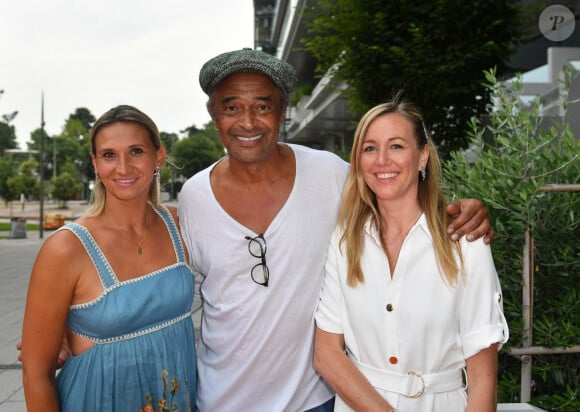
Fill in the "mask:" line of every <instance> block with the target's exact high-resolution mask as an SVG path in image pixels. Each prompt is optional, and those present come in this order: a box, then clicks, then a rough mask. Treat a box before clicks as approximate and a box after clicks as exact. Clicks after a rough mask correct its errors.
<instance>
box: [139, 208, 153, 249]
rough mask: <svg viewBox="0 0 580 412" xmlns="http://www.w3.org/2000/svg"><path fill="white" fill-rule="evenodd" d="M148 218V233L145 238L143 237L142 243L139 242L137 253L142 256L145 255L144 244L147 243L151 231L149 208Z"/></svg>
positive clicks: (148, 211)
mask: <svg viewBox="0 0 580 412" xmlns="http://www.w3.org/2000/svg"><path fill="white" fill-rule="evenodd" d="M147 217H148V221H147V223H148V225H147V232H146V233H145V236H144V237H143V239H142V240H141V242H137V253H138V254H140V255H142V254H143V244H144V243H145V242H146V241H147V238H148V237H149V232H150V231H151V211H150V210H149V208H147Z"/></svg>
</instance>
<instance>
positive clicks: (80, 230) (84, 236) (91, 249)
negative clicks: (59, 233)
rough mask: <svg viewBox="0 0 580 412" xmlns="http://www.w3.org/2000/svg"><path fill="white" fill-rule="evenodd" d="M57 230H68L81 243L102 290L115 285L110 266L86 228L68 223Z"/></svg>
mask: <svg viewBox="0 0 580 412" xmlns="http://www.w3.org/2000/svg"><path fill="white" fill-rule="evenodd" d="M58 230H69V231H71V232H72V233H74V234H75V236H76V237H77V238H78V239H79V240H80V241H81V244H82V245H83V247H84V248H85V250H86V251H87V254H88V255H89V257H90V258H91V260H92V262H93V265H95V268H96V269H97V273H98V274H99V278H100V279H101V283H102V284H103V288H104V289H107V288H109V287H110V286H112V285H114V284H115V283H117V277H116V276H115V274H114V272H113V269H112V268H111V265H109V262H108V261H107V259H106V258H105V255H104V254H103V251H102V250H101V248H99V246H98V245H97V242H96V241H95V239H94V238H93V236H92V235H91V233H90V232H89V231H88V230H87V228H86V227H84V226H81V225H79V224H78V223H68V224H66V225H64V226H62V227H61V228H59V229H58Z"/></svg>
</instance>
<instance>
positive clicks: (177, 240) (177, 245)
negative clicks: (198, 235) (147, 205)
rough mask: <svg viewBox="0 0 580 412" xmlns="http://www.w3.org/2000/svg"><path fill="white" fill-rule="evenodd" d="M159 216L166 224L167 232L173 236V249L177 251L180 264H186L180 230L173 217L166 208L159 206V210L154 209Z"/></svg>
mask: <svg viewBox="0 0 580 412" xmlns="http://www.w3.org/2000/svg"><path fill="white" fill-rule="evenodd" d="M153 210H155V211H156V212H157V214H158V215H159V216H160V217H161V218H162V219H163V221H164V222H165V226H167V230H168V231H169V236H171V241H172V242H173V249H175V255H176V256H177V260H178V261H179V262H185V252H184V249H183V244H182V243H181V237H180V236H179V230H178V229H177V224H176V223H175V220H173V215H172V214H171V212H169V210H168V209H167V208H166V207H165V206H159V207H158V208H153Z"/></svg>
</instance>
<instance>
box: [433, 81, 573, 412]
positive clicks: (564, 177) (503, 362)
mask: <svg viewBox="0 0 580 412" xmlns="http://www.w3.org/2000/svg"><path fill="white" fill-rule="evenodd" d="M486 78H487V84H486V87H487V88H488V89H489V90H490V91H493V96H494V101H495V102H496V105H495V106H493V107H489V108H488V113H489V118H488V122H486V123H485V124H484V123H483V122H478V121H475V120H473V121H472V122H471V123H470V135H471V145H472V147H471V149H472V150H471V153H466V152H454V153H452V154H451V159H452V160H451V161H450V162H448V163H446V164H445V171H444V175H445V177H446V180H447V186H448V188H449V190H450V193H451V194H452V195H454V196H457V197H474V198H477V199H480V200H481V201H482V202H483V203H484V204H486V205H487V206H488V207H489V214H490V218H491V223H492V226H493V227H494V228H495V231H496V237H495V239H494V241H493V243H492V248H493V253H494V260H495V265H496V268H497V270H498V274H499V276H500V279H501V281H502V288H503V292H504V310H505V313H506V317H507V319H508V323H509V325H510V341H509V342H508V343H507V345H506V346H505V347H504V350H502V352H501V353H500V374H499V375H500V385H499V399H500V401H501V402H519V389H520V386H519V381H520V368H521V363H520V360H519V359H518V358H515V357H513V356H511V355H508V354H507V352H506V350H507V349H509V348H510V347H512V346H514V347H521V346H523V343H524V340H523V339H524V338H525V337H524V336H523V318H522V298H521V296H522V261H523V248H524V236H525V231H526V230H527V229H528V228H529V230H530V232H531V234H532V236H533V238H534V246H535V248H534V252H535V255H534V262H535V267H534V320H533V344H534V345H537V346H546V347H569V346H573V345H578V343H579V342H578V337H579V336H580V296H579V295H580V294H579V291H580V276H579V274H580V243H579V242H578V233H579V232H580V221H579V220H578V211H580V196H578V193H577V192H545V191H542V190H540V188H541V187H542V186H544V185H548V184H578V183H580V140H578V139H576V138H575V137H574V135H573V133H572V131H571V130H570V127H569V125H568V124H567V123H566V122H565V121H564V120H559V121H556V120H553V122H552V123H551V124H550V125H548V126H546V123H547V122H548V119H545V118H543V117H542V116H541V114H540V113H541V101H540V99H539V98H537V99H536V100H535V101H534V102H533V103H531V104H529V105H525V104H524V103H522V100H521V99H520V96H519V93H520V90H521V77H520V78H519V79H518V80H517V81H516V82H515V83H514V84H513V85H512V88H511V90H510V89H508V88H507V87H505V86H503V85H501V84H498V82H497V79H496V74H495V73H494V72H493V71H491V72H487V73H486ZM569 84H570V72H568V77H567V79H566V81H564V84H563V87H562V88H561V89H563V90H568V89H569ZM567 107H568V102H567V98H565V99H564V104H563V109H564V110H565V109H566V108H567ZM473 157H475V159H474V160H470V159H471V158H473ZM579 370H580V358H579V357H578V356H577V355H550V356H546V355H544V356H534V357H533V372H532V373H533V381H534V382H535V385H534V387H533V392H532V401H531V403H532V404H535V405H536V406H539V407H541V408H542V409H545V410H554V411H555V410H558V411H578V410H580V391H579V385H578V384H579V374H578V371H579Z"/></svg>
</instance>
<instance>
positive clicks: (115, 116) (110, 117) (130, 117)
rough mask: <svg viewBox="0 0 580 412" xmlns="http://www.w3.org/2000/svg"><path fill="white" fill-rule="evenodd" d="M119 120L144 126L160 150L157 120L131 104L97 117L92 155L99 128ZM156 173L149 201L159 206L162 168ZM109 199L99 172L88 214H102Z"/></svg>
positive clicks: (92, 139) (92, 131) (93, 130)
mask: <svg viewBox="0 0 580 412" xmlns="http://www.w3.org/2000/svg"><path fill="white" fill-rule="evenodd" d="M118 122H129V123H136V124H138V125H141V126H143V127H144V128H145V129H146V130H147V132H148V133H149V138H150V139H151V142H152V143H153V146H154V147H155V150H159V149H160V148H161V137H160V135H159V130H158V129H157V125H155V122H153V120H151V118H150V117H149V116H147V115H146V114H145V113H143V112H142V111H140V110H139V109H137V108H135V107H133V106H129V105H120V106H116V107H113V108H112V109H110V110H108V111H107V112H106V113H104V114H103V115H102V116H101V117H99V118H98V119H97V121H96V122H95V124H94V125H93V127H92V128H91V131H90V133H89V141H90V145H91V156H92V157H94V156H95V155H96V145H95V139H96V137H97V135H98V134H99V130H101V128H102V127H105V126H108V125H111V124H113V123H118ZM155 173H156V175H155V177H154V179H153V181H152V182H151V187H150V189H149V202H150V203H151V204H153V205H154V206H155V207H158V206H159V203H160V201H161V200H160V199H161V195H160V181H159V178H160V173H161V171H160V170H156V171H155ZM106 200H107V193H106V190H105V186H104V185H103V182H102V181H101V179H100V178H99V175H98V174H97V176H96V178H95V187H94V189H93V191H92V193H91V200H90V204H89V207H88V209H87V212H86V216H98V215H100V214H101V213H102V212H103V210H104V208H105V203H106Z"/></svg>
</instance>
